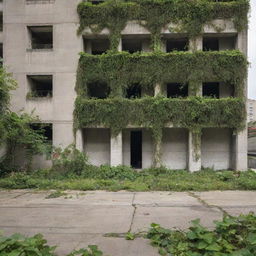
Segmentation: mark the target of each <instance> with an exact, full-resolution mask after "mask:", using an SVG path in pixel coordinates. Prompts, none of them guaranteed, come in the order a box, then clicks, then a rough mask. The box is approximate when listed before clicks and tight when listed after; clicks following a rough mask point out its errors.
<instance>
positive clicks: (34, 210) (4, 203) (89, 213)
mask: <svg viewBox="0 0 256 256" xmlns="http://www.w3.org/2000/svg"><path fill="white" fill-rule="evenodd" d="M50 193H52V191H47V192H45V191H32V190H11V191H6V190H2V191H0V230H3V231H4V234H5V235H10V234H13V233H17V232H18V233H22V234H24V235H29V236H30V235H34V234H36V233H42V234H43V235H44V236H45V238H46V239H47V240H48V243H49V244H51V245H57V246H58V248H57V251H56V252H57V253H58V255H59V256H62V255H66V254H68V253H69V252H70V251H72V250H73V249H79V248H82V247H86V246H87V245H89V244H97V245H98V246H99V248H100V249H101V250H102V251H104V253H105V254H106V255H110V256H124V255H125V256H126V255H127V256H137V255H140V256H144V255H145V256H157V255H159V254H158V253H157V250H156V249H155V248H153V247H152V246H150V244H149V241H148V240H147V239H144V238H142V237H140V238H137V239H135V240H134V241H127V240H125V239H124V234H125V233H126V232H128V231H131V232H144V231H147V230H148V228H149V226H150V224H151V223H153V222H154V223H159V224H161V225H162V226H163V227H166V228H179V229H186V228H188V227H189V223H190V221H191V220H193V219H196V218H201V222H202V224H203V225H205V226H207V227H210V228H211V227H213V221H214V220H218V219H220V218H222V216H223V214H224V213H225V212H227V213H229V214H231V215H238V214H240V213H248V212H250V211H254V212H256V192H251V191H212V192H127V191H120V192H105V191H93V192H92V191H86V192H80V191H67V192H66V195H63V196H61V197H59V198H52V199H46V197H47V196H48V195H49V194H50ZM109 233H112V235H110V236H109V235H106V234H109ZM113 234H116V235H117V236H119V237H113Z"/></svg>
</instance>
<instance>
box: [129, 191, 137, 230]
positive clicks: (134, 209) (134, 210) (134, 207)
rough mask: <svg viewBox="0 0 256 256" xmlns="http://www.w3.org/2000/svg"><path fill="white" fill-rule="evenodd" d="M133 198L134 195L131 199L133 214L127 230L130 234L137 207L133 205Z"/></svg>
mask: <svg viewBox="0 0 256 256" xmlns="http://www.w3.org/2000/svg"><path fill="white" fill-rule="evenodd" d="M135 196H136V193H134V194H133V198H132V207H133V214H132V220H131V225H130V228H129V230H128V232H131V230H132V225H133V221H134V217H135V214H136V210H137V205H136V204H134V201H135Z"/></svg>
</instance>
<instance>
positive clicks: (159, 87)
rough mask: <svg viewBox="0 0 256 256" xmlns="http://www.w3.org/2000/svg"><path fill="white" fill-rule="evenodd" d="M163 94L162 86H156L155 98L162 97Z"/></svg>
mask: <svg viewBox="0 0 256 256" xmlns="http://www.w3.org/2000/svg"><path fill="white" fill-rule="evenodd" d="M161 94H162V86H161V84H158V83H157V84H156V85H155V91H154V96H155V97H156V96H158V95H161Z"/></svg>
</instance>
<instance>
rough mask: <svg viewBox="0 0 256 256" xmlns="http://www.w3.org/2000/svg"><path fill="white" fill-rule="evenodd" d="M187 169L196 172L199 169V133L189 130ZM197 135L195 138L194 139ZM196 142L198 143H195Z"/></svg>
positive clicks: (200, 164)
mask: <svg viewBox="0 0 256 256" xmlns="http://www.w3.org/2000/svg"><path fill="white" fill-rule="evenodd" d="M188 137H189V138H188V170H189V171H190V172H196V171H200V170H201V166H202V163H201V133H194V132H192V131H189V136H188ZM196 137H197V139H195V138H196ZM196 143H198V144H199V145H196Z"/></svg>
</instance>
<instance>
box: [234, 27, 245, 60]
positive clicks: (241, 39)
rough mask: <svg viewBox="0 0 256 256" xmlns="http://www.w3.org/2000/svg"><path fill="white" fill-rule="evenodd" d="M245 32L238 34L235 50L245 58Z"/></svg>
mask: <svg viewBox="0 0 256 256" xmlns="http://www.w3.org/2000/svg"><path fill="white" fill-rule="evenodd" d="M247 33H248V32H247V30H243V31H241V32H239V33H238V36H237V42H236V49H238V50H239V51H241V52H242V53H243V54H244V55H245V56H247V47H248V46H247V41H248V40H247V38H248V37H247Z"/></svg>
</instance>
